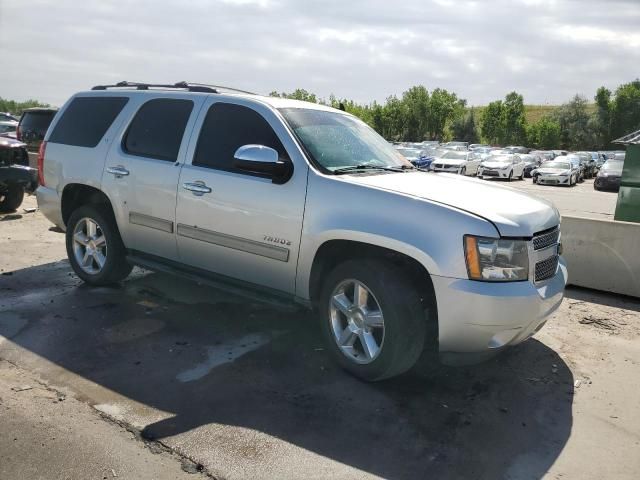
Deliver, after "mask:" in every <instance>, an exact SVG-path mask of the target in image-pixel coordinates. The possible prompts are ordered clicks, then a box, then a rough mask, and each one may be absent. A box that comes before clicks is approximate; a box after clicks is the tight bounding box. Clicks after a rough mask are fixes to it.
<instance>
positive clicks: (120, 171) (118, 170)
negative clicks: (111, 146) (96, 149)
mask: <svg viewBox="0 0 640 480" xmlns="http://www.w3.org/2000/svg"><path fill="white" fill-rule="evenodd" d="M107 173H110V174H112V175H115V176H116V178H120V177H126V176H127V175H129V170H127V169H126V168H124V167H123V166H122V165H118V166H115V167H107Z"/></svg>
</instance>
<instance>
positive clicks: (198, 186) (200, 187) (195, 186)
mask: <svg viewBox="0 0 640 480" xmlns="http://www.w3.org/2000/svg"><path fill="white" fill-rule="evenodd" d="M182 188H184V189H185V190H189V191H190V192H193V194H194V195H198V196H201V195H204V194H205V193H211V187H207V185H206V184H205V183H204V182H185V183H183V184H182Z"/></svg>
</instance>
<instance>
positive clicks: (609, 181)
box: [593, 160, 624, 192]
mask: <svg viewBox="0 0 640 480" xmlns="http://www.w3.org/2000/svg"><path fill="white" fill-rule="evenodd" d="M623 167H624V161H623V160H607V161H606V162H605V163H604V164H603V165H602V167H601V168H600V171H598V175H597V176H596V179H595V180H594V181H593V188H594V189H595V190H613V191H616V192H617V191H618V190H620V181H621V179H622V168H623Z"/></svg>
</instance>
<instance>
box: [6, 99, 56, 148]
mask: <svg viewBox="0 0 640 480" xmlns="http://www.w3.org/2000/svg"><path fill="white" fill-rule="evenodd" d="M57 111H58V110H57V109H55V108H28V109H26V110H25V111H24V112H22V116H21V117H20V123H19V124H18V128H17V131H16V133H17V139H18V140H20V141H21V142H24V143H26V144H27V150H29V151H30V152H37V151H38V149H39V148H40V143H41V142H42V140H43V139H44V136H45V134H46V133H47V129H48V128H49V125H50V124H51V121H52V120H53V117H54V116H55V115H56V112H57Z"/></svg>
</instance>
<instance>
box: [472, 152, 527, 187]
mask: <svg viewBox="0 0 640 480" xmlns="http://www.w3.org/2000/svg"><path fill="white" fill-rule="evenodd" d="M524 167H525V164H524V162H523V161H522V158H520V155H494V156H491V157H489V158H487V159H486V160H484V161H483V162H482V163H481V164H480V168H479V170H478V176H479V177H480V178H505V179H507V180H509V181H511V180H513V179H514V178H519V179H520V180H522V179H523V178H524Z"/></svg>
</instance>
